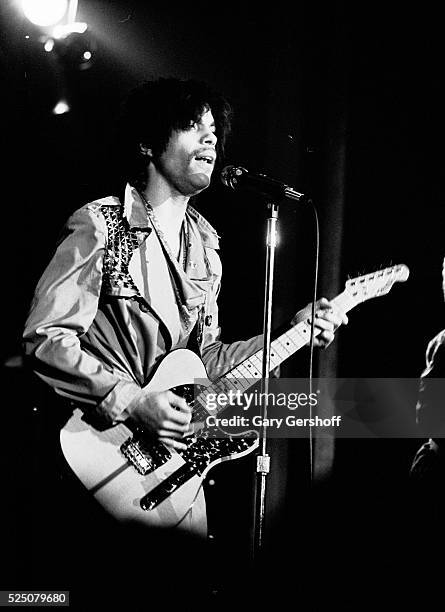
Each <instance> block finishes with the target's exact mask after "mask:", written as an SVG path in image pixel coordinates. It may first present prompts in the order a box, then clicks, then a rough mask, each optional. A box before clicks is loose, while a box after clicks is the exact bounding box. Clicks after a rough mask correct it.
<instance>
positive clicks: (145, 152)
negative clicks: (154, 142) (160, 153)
mask: <svg viewBox="0 0 445 612" xmlns="http://www.w3.org/2000/svg"><path fill="white" fill-rule="evenodd" d="M139 151H140V152H141V154H142V155H144V156H146V157H153V153H152V151H151V149H150V148H149V147H147V145H144V144H142V143H139Z"/></svg>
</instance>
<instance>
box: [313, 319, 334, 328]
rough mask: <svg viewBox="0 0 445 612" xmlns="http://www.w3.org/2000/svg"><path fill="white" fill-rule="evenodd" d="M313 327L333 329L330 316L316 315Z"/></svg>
mask: <svg viewBox="0 0 445 612" xmlns="http://www.w3.org/2000/svg"><path fill="white" fill-rule="evenodd" d="M315 327H317V328H318V329H320V330H322V331H324V330H329V331H334V327H335V324H334V323H333V322H332V321H331V319H330V318H326V317H319V316H316V317H315Z"/></svg>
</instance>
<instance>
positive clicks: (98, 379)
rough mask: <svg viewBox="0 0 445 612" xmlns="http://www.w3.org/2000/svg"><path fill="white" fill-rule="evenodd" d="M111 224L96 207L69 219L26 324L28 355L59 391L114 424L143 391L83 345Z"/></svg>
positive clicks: (95, 303)
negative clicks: (82, 341) (108, 225)
mask: <svg viewBox="0 0 445 612" xmlns="http://www.w3.org/2000/svg"><path fill="white" fill-rule="evenodd" d="M106 240H107V227H106V222H105V220H104V218H103V216H102V215H101V214H100V213H98V212H97V211H96V209H95V207H94V206H90V207H85V208H82V209H80V210H78V211H77V212H76V213H74V214H73V215H72V217H70V219H69V220H68V222H67V224H66V226H65V228H64V231H63V234H62V237H61V240H60V241H59V244H58V247H57V249H56V251H55V253H54V256H53V258H52V260H51V261H50V263H49V265H48V267H47V268H46V270H45V272H44V273H43V275H42V277H41V279H40V281H39V283H38V285H37V287H36V290H35V294H34V298H33V301H32V304H31V308H30V312H29V316H28V319H27V321H26V325H25V331H24V336H23V346H24V352H25V357H26V359H27V361H28V364H29V365H30V366H31V368H32V369H33V370H34V372H35V373H36V374H37V375H38V376H39V377H40V378H41V379H42V380H44V381H45V382H46V383H47V384H48V385H50V386H51V387H52V388H53V389H54V390H55V391H56V392H57V393H58V394H59V395H61V396H64V397H67V398H69V399H71V400H75V401H76V402H77V403H79V404H80V405H81V406H83V407H84V408H88V407H89V408H90V409H91V408H92V409H93V410H94V409H96V411H97V413H98V414H99V415H100V416H104V417H105V418H106V419H107V420H109V421H111V422H113V421H114V420H119V416H120V415H121V413H122V412H123V411H124V410H125V408H126V407H127V406H128V404H129V403H130V402H131V401H132V400H133V398H134V397H135V396H136V395H137V394H138V393H139V392H140V387H139V385H138V384H136V383H133V382H132V381H124V380H122V379H120V378H118V377H116V375H115V374H113V373H112V372H110V371H108V370H107V369H106V368H105V367H104V365H103V364H102V363H101V361H100V360H98V359H97V358H95V357H93V356H92V355H90V354H88V353H87V352H86V351H85V350H83V349H82V346H81V341H80V339H81V337H82V335H83V334H84V333H85V332H86V331H87V330H88V328H89V327H90V325H91V323H92V322H93V320H94V317H95V316H96V313H97V307H98V302H99V296H100V292H101V285H102V265H103V256H104V250H105V245H106Z"/></svg>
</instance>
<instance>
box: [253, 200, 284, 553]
mask: <svg viewBox="0 0 445 612" xmlns="http://www.w3.org/2000/svg"><path fill="white" fill-rule="evenodd" d="M267 208H268V218H267V222H266V223H267V226H266V227H267V235H266V269H265V293H264V317H263V363H262V376H261V391H262V393H263V395H262V398H263V400H262V402H261V423H262V424H261V430H260V450H259V452H258V455H257V465H256V489H255V517H254V542H253V559H254V562H255V561H256V560H257V559H258V556H259V554H260V553H261V551H262V547H263V536H264V518H265V500H266V477H267V475H268V473H269V471H270V457H269V455H268V454H267V425H266V422H267V421H266V419H267V406H268V391H269V372H270V341H271V328H272V292H273V281H274V262H275V248H276V244H277V234H276V231H277V222H278V205H277V204H276V203H273V202H268V204H267Z"/></svg>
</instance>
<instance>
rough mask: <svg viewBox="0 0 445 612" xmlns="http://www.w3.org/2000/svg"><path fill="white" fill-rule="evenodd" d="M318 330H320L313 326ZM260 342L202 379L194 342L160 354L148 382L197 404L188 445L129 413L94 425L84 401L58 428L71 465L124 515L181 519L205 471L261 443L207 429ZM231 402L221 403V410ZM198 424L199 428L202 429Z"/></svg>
mask: <svg viewBox="0 0 445 612" xmlns="http://www.w3.org/2000/svg"><path fill="white" fill-rule="evenodd" d="M408 276H409V270H408V268H407V267H406V266H405V265H403V264H401V265H397V266H392V267H390V268H385V269H383V270H378V271H376V272H373V273H372V274H366V275H364V276H359V277H357V278H354V279H350V280H348V281H347V282H346V284H345V289H344V291H343V292H342V293H340V295H338V296H337V297H336V298H334V299H333V300H332V301H333V302H334V303H335V304H336V305H337V306H338V307H339V308H340V309H342V310H343V311H344V312H348V311H349V310H351V309H352V308H354V306H356V305H358V304H359V303H361V302H364V301H366V300H369V299H371V298H374V297H378V296H381V295H385V294H387V293H388V292H389V291H390V289H391V288H392V286H393V284H394V283H395V282H403V281H406V279H407V278H408ZM310 333H311V326H310V323H309V322H308V321H302V322H300V323H298V324H297V325H294V326H293V327H292V328H291V329H289V330H288V331H286V332H285V333H283V334H281V335H280V336H279V337H278V338H277V339H276V340H274V341H273V342H272V343H271V358H270V366H271V369H272V368H275V367H276V366H278V365H279V364H280V363H282V362H283V361H285V360H286V359H287V358H288V357H290V356H291V355H293V354H294V353H295V352H296V351H298V350H299V349H300V348H301V347H303V346H305V345H306V344H308V343H309V341H310ZM315 334H317V330H315ZM262 354H263V351H262V350H259V351H257V352H256V353H254V354H253V355H251V356H250V357H249V358H247V359H245V360H244V361H242V362H241V363H240V364H238V365H237V366H236V367H234V368H233V369H232V370H230V371H229V372H227V373H226V374H225V375H224V376H222V377H220V378H219V379H217V380H215V381H213V382H211V383H210V382H209V381H207V386H202V387H199V389H198V392H197V393H196V392H194V391H196V390H195V387H194V381H195V380H196V379H206V378H207V373H206V370H205V366H204V364H203V362H202V361H201V359H200V358H199V357H198V356H197V355H196V354H195V353H193V352H192V351H189V350H188V349H177V350H174V351H172V352H170V353H168V354H167V355H166V356H165V357H164V359H163V360H162V361H161V362H160V364H159V366H158V367H157V369H156V370H155V372H154V374H153V376H152V377H151V379H150V382H149V383H148V385H147V387H148V389H149V390H150V391H164V390H166V389H171V390H172V391H174V392H175V393H177V394H178V395H182V396H184V397H185V398H186V399H187V401H188V403H189V404H190V405H191V406H192V409H193V416H192V423H194V424H195V425H196V428H195V429H196V431H195V433H194V434H192V436H190V437H188V438H184V441H185V442H186V444H187V450H185V451H181V452H177V451H175V450H170V449H168V448H167V447H166V446H165V445H164V444H162V442H159V441H158V440H156V439H155V438H154V437H152V436H151V435H150V434H149V433H148V432H146V431H143V430H141V429H139V428H137V427H134V426H133V425H132V424H131V423H129V420H127V421H126V422H125V423H119V424H117V425H114V426H111V427H109V428H108V429H104V430H101V429H98V428H95V426H93V425H92V424H91V423H89V422H88V421H87V420H86V417H85V415H84V414H83V412H82V411H81V410H80V409H75V410H74V412H73V415H72V416H71V418H70V419H69V420H68V421H67V423H66V425H65V426H64V427H63V429H62V430H61V433H60V442H61V446H62V451H63V454H64V456H65V459H66V460H67V462H68V464H69V465H70V467H71V469H72V470H73V471H74V473H75V474H76V475H77V477H78V478H79V479H80V480H81V482H82V483H83V485H84V486H85V487H86V488H87V489H88V490H89V491H90V493H91V494H92V495H94V497H95V498H96V499H97V501H98V502H99V503H100V504H101V505H102V506H103V507H104V508H105V509H106V510H107V511H108V512H109V513H111V514H112V515H113V516H115V517H116V518H117V519H118V520H121V521H137V522H142V523H146V524H147V525H149V526H153V527H173V526H178V525H180V523H181V522H182V521H183V519H184V517H185V516H186V515H187V513H188V511H189V510H190V508H191V507H192V506H193V503H194V501H195V500H196V498H197V496H198V493H199V492H200V490H201V486H202V483H203V479H204V477H205V476H206V475H207V473H208V472H209V470H210V469H211V468H212V467H213V466H215V465H216V464H218V463H220V462H222V461H227V460H231V459H238V458H240V457H243V456H245V455H247V454H248V453H251V452H252V451H253V450H255V449H256V448H257V447H258V435H257V433H256V432H252V433H250V432H249V433H247V434H243V435H242V436H239V437H238V436H236V435H232V436H227V434H226V433H225V432H224V433H223V434H221V436H220V437H218V436H217V435H216V436H215V435H206V428H205V426H203V423H204V422H205V419H206V416H208V415H209V412H208V410H207V408H206V397H207V395H208V394H209V393H217V394H219V393H224V392H226V393H227V392H228V391H229V390H233V389H235V388H236V389H241V390H242V391H245V390H246V389H247V388H249V387H250V386H252V385H253V384H254V381H255V379H260V378H261V371H262ZM224 409H225V407H221V406H219V407H217V408H216V410H213V409H212V411H211V414H212V415H219V414H220V413H221V412H222V411H223V410H224ZM196 432H198V434H199V435H196Z"/></svg>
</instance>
